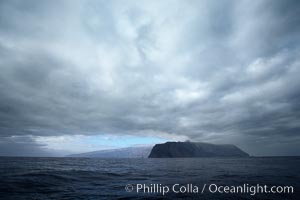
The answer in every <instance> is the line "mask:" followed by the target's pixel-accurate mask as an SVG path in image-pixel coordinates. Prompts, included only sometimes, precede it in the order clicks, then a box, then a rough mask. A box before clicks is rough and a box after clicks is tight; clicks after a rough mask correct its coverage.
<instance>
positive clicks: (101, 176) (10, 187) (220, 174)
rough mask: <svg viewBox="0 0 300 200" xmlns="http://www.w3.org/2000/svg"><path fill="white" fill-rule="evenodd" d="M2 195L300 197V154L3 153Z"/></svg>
mask: <svg viewBox="0 0 300 200" xmlns="http://www.w3.org/2000/svg"><path fill="white" fill-rule="evenodd" d="M0 162H1V165H0V197H1V198H0V199H8V200H10V199H14V200H16V199H95V200H96V199H144V198H154V199H160V198H167V199H173V198H174V197H180V198H183V199H231V198H234V199H297V198H298V199H299V197H300V194H299V188H300V183H299V178H300V177H299V176H300V157H264V158H259V157H257V158H255V157H250V158H173V159H98V158H16V157H2V158H0ZM127 184H132V185H133V186H134V187H135V186H136V184H146V185H148V186H150V185H151V184H161V185H166V186H170V187H171V186H172V185H174V184H180V185H185V186H186V185H187V184H193V185H196V186H199V188H200V190H201V187H202V185H203V184H216V185H229V186H231V185H242V184H249V185H257V184H260V185H265V184H266V185H269V186H273V185H275V186H286V185H288V186H293V188H294V194H255V195H250V194H249V193H248V194H218V193H210V192H209V191H208V190H206V191H205V192H204V193H203V194H201V191H200V192H199V193H198V194H193V193H182V194H175V193H172V192H169V193H167V194H165V195H164V196H163V195H162V194H159V193H143V192H139V193H137V192H136V190H135V188H134V190H133V191H131V192H126V190H125V186H126V185H127Z"/></svg>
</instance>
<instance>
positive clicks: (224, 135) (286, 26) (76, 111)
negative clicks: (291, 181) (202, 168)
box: [0, 0, 300, 156]
mask: <svg viewBox="0 0 300 200" xmlns="http://www.w3.org/2000/svg"><path fill="white" fill-rule="evenodd" d="M299 16H300V1H298V0H285V1H273V0H261V1H251V0H224V1H218V0H200V1H198V0H186V1H183V0H181V1H177V0H170V1H169V0H154V1H145V0H141V1H140V0H136V1H133V0H128V1H120V0H119V1H104V0H100V1H96V0H95V1H92V0H76V1H73V0H69V1H67V0H62V1H58V0H45V1H39V0H28V1H21V0H19V1H18V0H2V1H0V155H1V156H61V155H66V154H69V153H79V152H87V151H94V150H101V149H112V148H119V147H126V146H135V145H151V144H155V143H162V142H165V141H185V140H191V141H196V142H209V143H216V144H224V143H226V144H235V145H237V146H238V147H240V148H241V149H243V150H245V151H247V152H248V153H249V154H251V155H256V156H273V155H279V156H283V155H288V156H292V155H300V153H299V152H300V151H299V150H300V46H299V44H300V37H299V35H300V18H299Z"/></svg>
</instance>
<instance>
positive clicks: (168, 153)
mask: <svg viewBox="0 0 300 200" xmlns="http://www.w3.org/2000/svg"><path fill="white" fill-rule="evenodd" d="M188 157H191V158H193V157H249V154H248V153H246V152H244V151H243V150H241V149H240V148H238V147H237V146H235V145H232V144H209V143H203V142H189V141H188V142H166V143H164V144H156V145H155V146H154V147H153V148H152V150H151V153H150V155H149V158H188Z"/></svg>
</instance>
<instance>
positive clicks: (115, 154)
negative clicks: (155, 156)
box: [67, 146, 153, 158]
mask: <svg viewBox="0 0 300 200" xmlns="http://www.w3.org/2000/svg"><path fill="white" fill-rule="evenodd" d="M152 147H153V146H143V147H126V148H120V149H109V150H100V151H92V152H86V153H79V154H71V155H68V156H67V157H88V158H148V156H149V154H150V152H151V149H152Z"/></svg>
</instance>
